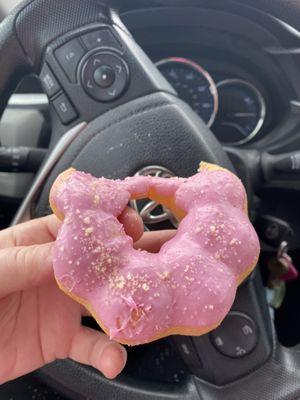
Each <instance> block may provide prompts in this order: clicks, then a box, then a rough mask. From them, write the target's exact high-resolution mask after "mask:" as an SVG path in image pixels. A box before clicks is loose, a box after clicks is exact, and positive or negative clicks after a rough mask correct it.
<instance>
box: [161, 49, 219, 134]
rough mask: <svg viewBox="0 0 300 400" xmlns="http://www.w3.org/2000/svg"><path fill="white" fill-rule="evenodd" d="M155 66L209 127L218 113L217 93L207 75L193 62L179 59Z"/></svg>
mask: <svg viewBox="0 0 300 400" xmlns="http://www.w3.org/2000/svg"><path fill="white" fill-rule="evenodd" d="M156 66H157V67H158V69H159V70H160V72H161V73H162V74H163V75H164V77H165V78H166V79H167V81H169V83H170V84H171V85H172V86H173V88H174V89H175V90H176V92H177V94H178V96H179V97H180V98H181V99H182V100H184V101H185V102H186V103H188V104H189V105H190V106H191V107H192V109H193V110H194V111H195V112H196V113H197V114H198V115H199V116H200V117H201V118H202V120H203V121H204V122H205V123H206V124H207V126H209V127H210V126H211V125H212V124H213V122H214V120H215V118H216V114H217V111H218V93H217V88H216V85H215V83H214V81H213V79H212V77H211V76H210V75H209V73H208V72H207V71H205V69H204V68H202V67H201V66H200V65H199V64H197V63H195V62H194V61H191V60H188V59H186V58H179V57H170V58H166V59H164V60H161V61H159V62H158V63H157V64H156Z"/></svg>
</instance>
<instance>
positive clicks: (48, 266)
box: [0, 243, 53, 298]
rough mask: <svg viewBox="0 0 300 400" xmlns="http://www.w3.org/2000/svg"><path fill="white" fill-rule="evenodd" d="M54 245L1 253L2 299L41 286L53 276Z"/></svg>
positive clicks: (0, 293) (13, 248)
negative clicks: (19, 291) (52, 254)
mask: <svg viewBox="0 0 300 400" xmlns="http://www.w3.org/2000/svg"><path fill="white" fill-rule="evenodd" d="M52 246H53V243H47V244H43V245H35V246H26V247H10V248H7V249H3V250H1V251H0V298H1V297H5V296H7V295H9V294H11V293H13V292H16V291H18V290H25V289H28V288H30V287H33V286H38V285H41V284H42V283H43V282H45V281H46V280H47V279H49V278H50V277H51V275H52V274H53V272H52V271H53V270H52V257H51V253H52Z"/></svg>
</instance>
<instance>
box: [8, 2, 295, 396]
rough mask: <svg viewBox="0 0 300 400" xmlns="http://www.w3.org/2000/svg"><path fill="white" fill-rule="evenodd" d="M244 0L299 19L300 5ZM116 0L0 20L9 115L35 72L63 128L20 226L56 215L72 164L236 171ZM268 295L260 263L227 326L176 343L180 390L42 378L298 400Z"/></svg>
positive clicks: (140, 390) (95, 380) (96, 391)
mask: <svg viewBox="0 0 300 400" xmlns="http://www.w3.org/2000/svg"><path fill="white" fill-rule="evenodd" d="M240 2H242V3H246V4H247V3H249V4H251V6H254V3H255V4H256V5H257V7H259V8H262V9H264V10H265V11H268V12H269V13H271V14H272V13H273V15H275V16H281V18H284V19H285V20H286V21H287V22H289V23H291V24H292V25H294V26H296V24H298V25H300V23H299V21H300V5H299V3H298V2H297V1H294V0H272V1H268V0H260V1H250V0H247V1H243V0H240ZM157 3H159V1H157V2H156V4H157ZM161 3H166V1H162V2H161ZM177 3H178V4H179V3H180V2H179V1H177ZM113 6H117V4H113ZM113 6H112V5H109V4H106V3H105V1H98V0H63V1H62V0H27V1H25V2H23V3H22V4H21V5H20V6H19V7H17V8H16V9H15V10H14V11H13V12H12V13H11V14H10V15H9V16H8V17H7V18H6V19H5V20H4V22H3V23H2V24H1V26H0V59H1V60H2V63H1V74H0V107H1V111H2V112H3V110H4V108H5V106H6V104H7V101H8V99H9V96H10V95H11V94H12V92H13V90H14V89H15V88H16V86H17V84H18V83H19V82H20V80H21V79H22V78H23V77H24V76H25V75H27V74H30V73H35V74H38V75H39V76H40V79H41V82H42V84H43V86H44V89H45V92H46V93H47V95H48V97H49V102H50V105H51V116H52V126H53V132H52V138H51V145H50V149H49V153H48V157H47V159H46V161H45V162H44V165H43V166H42V168H41V170H40V172H39V174H38V176H37V178H36V181H35V183H34V184H33V186H32V188H31V190H30V192H29V194H28V196H27V198H26V199H25V201H24V202H23V204H22V206H21V208H20V209H19V212H18V214H17V216H16V218H15V221H14V222H15V223H18V222H21V221H24V220H26V219H29V218H32V217H35V216H41V215H45V214H47V213H48V212H49V209H48V194H49V189H50V187H51V185H52V183H53V181H54V179H55V178H56V177H57V175H58V174H59V173H60V172H62V171H63V170H65V169H66V168H68V167H70V166H71V165H72V166H74V167H75V168H77V169H79V170H83V171H86V172H90V173H92V174H93V175H95V176H105V177H107V178H124V177H126V176H129V175H132V174H135V173H136V172H138V171H140V170H144V168H145V167H153V166H154V167H155V168H156V170H158V171H165V169H167V170H168V171H171V172H172V173H174V174H175V175H178V176H189V175H191V174H193V173H194V172H195V171H196V169H197V166H198V164H199V162H200V161H201V160H205V161H208V162H212V163H216V164H219V165H222V166H224V167H226V168H229V169H233V167H232V165H231V164H230V161H229V159H228V158H227V156H226V154H225V152H224V151H223V149H222V147H221V145H220V144H219V143H218V142H217V140H216V139H215V138H214V136H213V134H212V133H211V132H210V131H209V129H208V128H207V127H206V125H205V124H204V123H203V122H202V121H201V120H200V118H199V117H198V116H197V115H196V114H195V113H194V112H193V111H192V110H191V109H190V107H189V106H188V105H186V104H185V103H184V102H182V101H181V100H179V99H178V98H177V97H176V94H175V92H174V91H173V89H172V88H171V87H170V85H169V84H168V83H167V81H166V80H165V79H164V78H163V77H162V75H161V74H160V73H159V71H158V70H157V69H156V68H155V66H154V65H153V64H152V63H151V61H150V60H149V59H148V57H147V56H146V55H145V53H144V52H143V50H142V49H141V48H140V47H139V46H138V45H137V44H136V43H135V41H134V39H133V37H132V36H131V35H130V33H129V32H128V31H127V29H126V27H125V26H124V25H123V24H122V22H121V20H120V18H119V16H118V13H117V11H116V9H114V8H113ZM150 170H151V168H150ZM263 293H264V289H263V286H262V282H261V278H260V273H259V271H258V270H257V271H256V273H255V274H253V275H252V276H251V278H250V279H248V280H247V282H246V283H245V284H244V285H242V287H241V288H240V289H239V291H238V294H237V298H236V301H235V303H234V306H233V308H232V312H231V313H230V314H229V316H228V317H227V318H226V320H225V322H224V324H222V326H221V328H219V330H218V331H217V333H214V334H213V335H210V336H209V335H205V336H203V337H199V338H197V337H196V338H189V337H181V338H175V339H174V346H177V347H178V350H179V351H180V352H181V355H182V357H183V359H184V361H185V363H186V365H187V366H188V368H189V371H190V375H189V378H188V379H187V380H186V381H185V382H184V383H183V384H182V385H181V386H180V387H179V388H176V389H175V388H174V387H173V386H168V385H158V384H154V383H150V382H141V381H139V380H137V379H133V378H131V379H129V378H126V377H125V376H120V377H119V378H118V379H117V380H116V381H113V382H112V381H108V380H106V379H105V378H104V377H103V376H102V375H101V374H100V373H98V372H97V371H95V370H93V369H91V368H87V367H85V366H83V365H80V364H77V363H74V362H72V361H70V360H61V361H57V362H55V363H53V364H51V365H48V366H46V367H44V368H43V369H42V370H40V371H38V372H37V375H38V376H39V377H40V378H42V380H43V381H45V382H46V383H47V384H49V385H50V386H52V387H55V388H56V389H58V390H59V391H60V392H61V393H63V394H66V395H67V396H69V398H74V399H79V398H89V399H98V398H99V397H101V398H105V399H109V398H114V399H117V398H120V399H123V400H126V399H131V400H133V399H135V400H139V399H162V400H163V399H174V400H175V399H183V398H184V399H217V398H222V399H231V400H232V399H242V398H243V399H245V400H247V399H249V400H250V399H254V398H256V397H257V395H259V397H260V398H261V399H274V398H276V399H292V398H296V397H298V396H300V384H299V381H300V353H299V350H297V348H293V349H287V348H284V347H282V346H281V345H280V344H279V343H278V341H277V339H276V335H275V332H274V329H273V325H272V323H271V319H270V316H269V312H268V306H267V303H266V299H265V296H264V294H263ZM241 335H242V336H241ZM241 340H243V341H242V342H241ZM240 343H242V344H240Z"/></svg>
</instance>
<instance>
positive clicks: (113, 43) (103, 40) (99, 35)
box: [81, 29, 122, 50]
mask: <svg viewBox="0 0 300 400" xmlns="http://www.w3.org/2000/svg"><path fill="white" fill-rule="evenodd" d="M81 39H82V41H83V43H84V44H85V46H86V47H87V49H88V50H92V49H96V48H101V47H106V48H107V47H108V48H112V49H116V50H122V49H121V46H120V43H119V42H118V41H117V39H116V38H115V37H114V35H113V34H112V33H111V31H110V30H109V29H99V30H97V31H93V32H90V33H87V34H86V35H84V36H82V37H81Z"/></svg>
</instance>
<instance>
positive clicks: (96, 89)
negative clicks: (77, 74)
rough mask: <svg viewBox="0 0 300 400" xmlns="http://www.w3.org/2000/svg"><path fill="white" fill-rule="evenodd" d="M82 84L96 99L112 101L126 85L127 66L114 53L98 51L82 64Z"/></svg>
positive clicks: (127, 76) (127, 77)
mask: <svg viewBox="0 0 300 400" xmlns="http://www.w3.org/2000/svg"><path fill="white" fill-rule="evenodd" d="M81 78H82V85H83V87H84V89H85V91H86V92H87V94H88V95H89V96H91V97H92V98H93V99H95V100H97V101H102V102H109V101H114V100H116V99H117V98H118V97H120V96H121V94H122V93H123V92H124V90H125V89H126V87H127V84H128V80H129V72H128V67H127V65H126V64H125V62H124V61H123V60H122V58H121V57H119V56H118V55H116V54H113V53H108V52H101V53H100V52H99V53H96V54H94V55H92V56H91V57H90V58H89V59H88V60H87V61H86V62H85V64H84V65H83V68H82V73H81Z"/></svg>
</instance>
